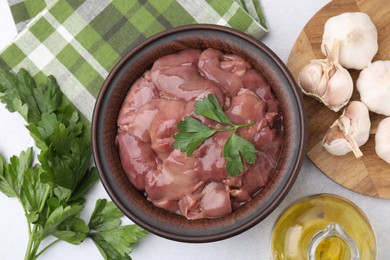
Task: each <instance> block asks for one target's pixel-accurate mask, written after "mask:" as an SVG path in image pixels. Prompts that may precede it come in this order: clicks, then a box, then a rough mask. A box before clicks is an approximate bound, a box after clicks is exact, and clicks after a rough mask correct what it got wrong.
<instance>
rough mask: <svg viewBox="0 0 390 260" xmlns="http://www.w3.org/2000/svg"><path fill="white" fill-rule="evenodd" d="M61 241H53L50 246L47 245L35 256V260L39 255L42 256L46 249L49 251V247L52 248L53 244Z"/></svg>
mask: <svg viewBox="0 0 390 260" xmlns="http://www.w3.org/2000/svg"><path fill="white" fill-rule="evenodd" d="M59 241H61V240H60V239H56V240H54V241H53V242H51V243H50V244H48V245H47V246H46V247H45V248H44V249H42V250H41V251H40V252H39V253H38V254H37V255H36V258H38V257H39V256H40V255H41V254H43V253H44V252H45V251H46V250H47V249H49V248H50V247H52V246H53V245H54V244H56V243H57V242H59Z"/></svg>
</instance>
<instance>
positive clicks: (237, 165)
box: [173, 94, 256, 176]
mask: <svg viewBox="0 0 390 260" xmlns="http://www.w3.org/2000/svg"><path fill="white" fill-rule="evenodd" d="M195 114H197V115H202V116H204V117H207V118H209V119H211V120H214V121H216V122H218V123H220V124H223V125H226V126H227V127H225V128H210V127H208V126H206V125H204V124H203V123H202V122H200V121H199V120H197V119H195V118H192V117H189V116H186V117H184V121H180V122H179V124H178V129H179V132H178V133H177V134H176V135H174V136H173V138H174V139H175V142H174V143H173V146H174V147H175V148H176V149H179V150H180V151H182V152H184V153H186V154H187V155H188V156H190V155H192V153H193V152H194V151H195V149H196V148H198V147H199V146H200V145H201V144H202V143H203V142H204V141H205V140H207V139H208V138H210V137H211V136H212V135H214V134H215V133H217V132H227V131H231V132H232V134H231V135H230V137H229V139H228V140H227V141H226V143H225V145H224V149H223V155H224V157H225V159H226V171H227V172H228V173H229V174H230V175H232V176H237V175H238V174H240V172H242V171H243V170H244V164H243V162H242V161H243V160H244V161H245V162H247V163H249V164H253V163H254V162H255V161H256V148H255V146H254V145H253V144H252V143H251V142H249V141H247V140H245V139H244V138H242V137H241V136H239V135H237V134H236V131H237V130H238V129H239V128H241V127H246V126H251V125H253V124H255V123H256V122H249V123H246V124H234V123H233V122H232V121H231V120H230V119H229V118H228V117H227V116H226V114H225V113H224V112H223V110H222V108H221V106H220V105H219V103H218V99H217V97H216V96H215V95H214V94H209V95H208V96H207V97H205V98H203V99H201V100H198V101H196V102H195Z"/></svg>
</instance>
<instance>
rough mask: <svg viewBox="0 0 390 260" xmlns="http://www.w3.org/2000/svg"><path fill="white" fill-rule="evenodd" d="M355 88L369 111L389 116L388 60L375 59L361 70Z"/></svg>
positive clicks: (389, 65) (389, 82)
mask: <svg viewBox="0 0 390 260" xmlns="http://www.w3.org/2000/svg"><path fill="white" fill-rule="evenodd" d="M356 88H357V90H358V91H359V93H360V99H361V101H362V102H363V103H364V104H366V106H367V107H368V109H369V110H370V111H372V112H375V113H378V114H383V115H385V116H390V103H389V100H390V61H375V62H373V63H372V64H370V65H369V66H368V67H367V68H365V69H364V70H362V71H361V72H360V74H359V78H358V79H357V81H356Z"/></svg>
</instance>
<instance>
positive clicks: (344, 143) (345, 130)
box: [322, 101, 371, 158]
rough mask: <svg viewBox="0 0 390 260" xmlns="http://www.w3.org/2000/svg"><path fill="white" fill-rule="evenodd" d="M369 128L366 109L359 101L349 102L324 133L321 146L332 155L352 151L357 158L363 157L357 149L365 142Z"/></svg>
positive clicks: (369, 123)
mask: <svg viewBox="0 0 390 260" xmlns="http://www.w3.org/2000/svg"><path fill="white" fill-rule="evenodd" d="M370 127H371V122H370V117H369V113H368V109H367V107H366V106H365V105H364V104H363V103H362V102H360V101H351V102H350V103H349V104H348V106H347V107H346V108H345V109H344V111H343V114H342V115H341V116H340V118H339V119H337V120H336V121H335V122H334V123H333V125H332V126H331V127H330V128H329V129H328V131H327V132H326V134H325V136H324V138H323V140H322V146H323V147H324V148H325V150H327V151H328V152H329V153H331V154H333V155H337V156H339V155H344V154H346V153H348V152H350V151H352V152H353V153H354V154H355V156H356V158H359V157H361V156H362V155H363V153H362V152H361V151H360V149H359V147H360V146H362V145H363V144H365V143H366V142H367V140H368V137H369V135H370Z"/></svg>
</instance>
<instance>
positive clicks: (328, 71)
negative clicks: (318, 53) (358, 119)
mask: <svg viewBox="0 0 390 260" xmlns="http://www.w3.org/2000/svg"><path fill="white" fill-rule="evenodd" d="M339 49H340V42H339V41H338V40H335V43H334V45H333V49H332V52H329V51H328V50H327V58H326V59H318V60H312V61H311V62H310V63H309V64H308V65H306V66H305V67H304V68H303V69H302V70H301V72H300V73H299V76H298V85H299V86H300V88H301V89H302V92H303V93H304V94H306V95H308V96H312V97H314V98H316V99H318V100H319V101H321V102H322V103H324V104H325V105H326V106H327V107H329V108H330V109H331V110H333V111H335V112H338V111H339V110H340V109H341V108H343V107H344V106H345V105H346V104H348V102H349V100H350V98H351V96H352V93H353V81H352V77H351V75H350V74H349V72H348V71H347V70H346V69H344V68H343V67H342V66H341V65H340V64H339V63H338V60H339V58H338V56H339Z"/></svg>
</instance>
